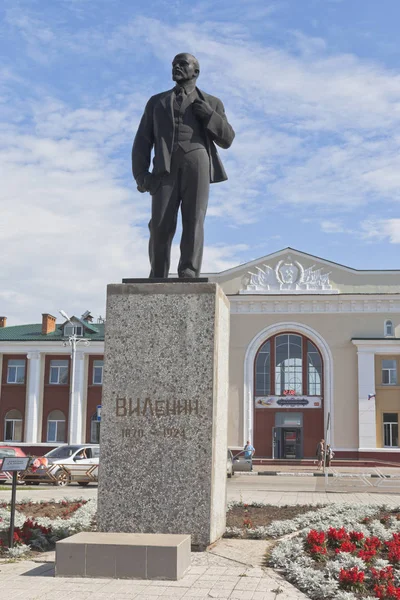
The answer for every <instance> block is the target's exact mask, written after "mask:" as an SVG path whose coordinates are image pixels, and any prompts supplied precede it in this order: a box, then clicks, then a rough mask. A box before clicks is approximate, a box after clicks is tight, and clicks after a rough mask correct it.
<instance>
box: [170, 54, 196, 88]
mask: <svg viewBox="0 0 400 600" xmlns="http://www.w3.org/2000/svg"><path fill="white" fill-rule="evenodd" d="M198 74H199V69H198V66H197V64H196V63H195V61H194V60H193V56H191V55H190V54H177V56H175V58H174V60H173V61H172V79H173V80H174V81H176V82H177V83H183V82H184V81H190V80H191V79H194V78H196V77H197V76H198Z"/></svg>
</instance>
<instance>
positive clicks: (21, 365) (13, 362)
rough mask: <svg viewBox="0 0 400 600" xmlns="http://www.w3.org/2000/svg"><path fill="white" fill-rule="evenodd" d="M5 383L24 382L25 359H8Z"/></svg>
mask: <svg viewBox="0 0 400 600" xmlns="http://www.w3.org/2000/svg"><path fill="white" fill-rule="evenodd" d="M7 383H25V360H24V359H23V358H22V359H10V360H9V361H8V366H7Z"/></svg>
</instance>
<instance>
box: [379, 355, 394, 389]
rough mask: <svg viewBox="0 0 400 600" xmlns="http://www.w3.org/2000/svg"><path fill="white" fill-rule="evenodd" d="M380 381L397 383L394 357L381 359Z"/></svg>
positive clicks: (385, 383)
mask: <svg viewBox="0 0 400 600" xmlns="http://www.w3.org/2000/svg"><path fill="white" fill-rule="evenodd" d="M382 383H383V385H397V361H396V360H394V359H387V358H384V359H382Z"/></svg>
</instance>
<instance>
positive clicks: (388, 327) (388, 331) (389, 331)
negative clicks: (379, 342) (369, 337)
mask: <svg viewBox="0 0 400 600" xmlns="http://www.w3.org/2000/svg"><path fill="white" fill-rule="evenodd" d="M392 336H393V321H390V319H387V320H386V321H385V337H392Z"/></svg>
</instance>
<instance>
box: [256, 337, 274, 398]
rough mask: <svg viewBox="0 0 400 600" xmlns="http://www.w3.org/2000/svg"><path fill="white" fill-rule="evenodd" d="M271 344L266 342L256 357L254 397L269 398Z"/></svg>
mask: <svg viewBox="0 0 400 600" xmlns="http://www.w3.org/2000/svg"><path fill="white" fill-rule="evenodd" d="M270 370H271V342H270V341H269V340H268V341H267V342H265V344H264V345H263V346H261V348H260V351H259V353H258V355H257V361H256V396H269V395H270V393H271V373H270Z"/></svg>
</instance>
